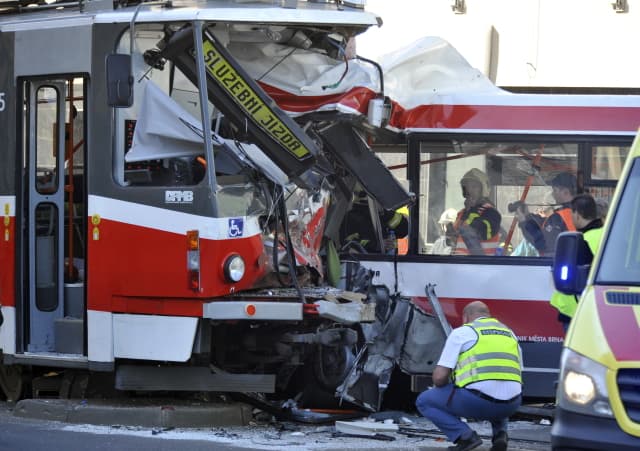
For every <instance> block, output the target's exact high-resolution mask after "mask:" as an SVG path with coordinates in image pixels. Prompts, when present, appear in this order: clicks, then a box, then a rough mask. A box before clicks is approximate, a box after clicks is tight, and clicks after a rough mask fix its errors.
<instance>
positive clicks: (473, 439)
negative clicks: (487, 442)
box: [448, 431, 482, 451]
mask: <svg viewBox="0 0 640 451" xmlns="http://www.w3.org/2000/svg"><path fill="white" fill-rule="evenodd" d="M480 445H482V439H481V438H480V437H478V434H476V432H475V431H473V432H472V433H471V436H470V437H469V438H468V439H466V440H464V439H462V438H459V439H458V440H456V445H455V446H450V447H449V448H448V449H449V451H471V450H472V449H476V448H477V447H478V446H480Z"/></svg>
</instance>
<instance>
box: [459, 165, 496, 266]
mask: <svg viewBox="0 0 640 451" xmlns="http://www.w3.org/2000/svg"><path fill="white" fill-rule="evenodd" d="M460 186H461V188H462V195H463V196H464V208H463V209H462V210H460V211H459V212H458V215H457V217H456V221H455V223H454V224H453V228H454V230H455V232H456V233H457V240H456V247H455V250H454V252H453V254H454V255H495V254H496V250H497V249H498V247H499V245H500V223H501V221H502V215H501V214H500V212H499V211H498V210H497V209H496V207H495V206H494V205H493V203H492V202H491V201H490V200H489V195H490V188H489V177H487V174H485V173H484V172H482V171H481V170H480V169H476V168H474V169H471V170H470V171H468V172H467V173H466V174H464V176H463V177H462V179H461V180H460Z"/></svg>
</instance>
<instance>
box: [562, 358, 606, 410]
mask: <svg viewBox="0 0 640 451" xmlns="http://www.w3.org/2000/svg"><path fill="white" fill-rule="evenodd" d="M557 398H558V399H557V401H558V406H559V407H561V408H563V409H565V410H571V411H573V412H577V413H583V414H587V415H598V416H603V417H612V416H613V412H612V411H611V405H610V404H609V391H608V389H607V367H605V366H604V365H601V364H600V363H598V362H596V361H594V360H591V359H589V358H587V357H585V356H583V355H581V354H578V353H577V352H575V351H572V350H571V349H568V348H565V349H564V350H563V351H562V358H561V359H560V384H559V385H558V393H557Z"/></svg>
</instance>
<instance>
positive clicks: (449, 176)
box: [418, 140, 580, 257]
mask: <svg viewBox="0 0 640 451" xmlns="http://www.w3.org/2000/svg"><path fill="white" fill-rule="evenodd" d="M579 148H580V146H579V144H578V143H572V142H511V141H472V140H446V141H426V140H425V141H422V142H421V144H420V181H419V183H420V197H419V200H418V202H419V211H420V217H419V251H420V253H422V254H434V255H451V256H462V255H464V256H474V255H482V256H487V255H490V256H494V255H497V256H507V255H511V256H522V257H538V256H540V252H538V250H536V248H535V247H534V246H533V243H531V242H529V241H528V240H527V239H526V238H525V236H524V235H523V232H522V230H521V229H520V227H519V226H518V221H517V217H516V212H515V209H516V206H517V205H518V204H524V205H526V208H527V210H528V212H529V213H531V214H533V215H535V218H536V219H537V220H538V221H539V224H540V225H541V226H542V225H543V223H544V221H545V218H547V217H548V216H550V215H551V214H552V213H553V211H554V208H558V207H559V205H557V202H556V200H555V199H554V197H553V196H552V188H551V181H552V180H553V179H554V178H555V177H556V176H557V175H558V174H560V173H563V172H568V173H570V174H573V175H574V176H576V177H577V176H578V167H579V166H578V153H579ZM577 178H580V177H577ZM463 179H464V183H461V182H462V181H463ZM474 186H476V187H477V188H474ZM474 190H475V192H471V191H474ZM465 194H466V197H465ZM465 210H466V212H465Z"/></svg>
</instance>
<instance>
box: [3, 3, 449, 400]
mask: <svg viewBox="0 0 640 451" xmlns="http://www.w3.org/2000/svg"><path fill="white" fill-rule="evenodd" d="M29 3H30V2H29ZM284 3H285V4H286V5H284V6H280V2H275V3H274V2H261V1H254V2H246V1H232V0H229V1H222V0H209V1H203V2H193V1H173V2H170V1H166V2H164V1H157V2H149V3H140V4H127V2H121V3H116V4H115V5H114V4H113V3H112V2H111V0H94V1H85V2H78V3H77V4H75V3H64V4H62V3H60V4H58V3H57V2H55V1H54V2H49V1H47V2H36V3H34V4H33V5H27V4H26V3H24V2H22V1H19V0H18V1H15V2H8V3H7V6H6V7H3V8H2V9H0V53H1V54H2V55H3V70H2V71H1V72H0V160H1V161H2V165H1V166H0V174H1V177H0V206H1V208H2V215H3V226H2V237H1V240H0V305H1V315H2V317H1V321H2V323H1V325H0V350H1V352H2V362H1V364H0V386H1V387H2V390H3V392H4V394H5V395H6V397H7V398H9V399H13V400H16V399H19V398H20V397H21V396H22V395H23V394H24V392H25V389H26V388H27V387H29V384H30V382H31V381H33V380H34V379H35V378H38V376H41V375H42V374H44V373H45V372H46V371H47V370H48V369H50V368H65V369H67V370H68V372H69V373H73V372H74V371H76V370H77V371H78V372H84V373H87V372H89V373H96V372H109V373H110V374H113V375H114V376H115V388H117V389H119V390H132V391H180V390H188V391H228V392H261V393H276V392H277V393H282V394H286V395H287V396H294V395H298V398H297V399H300V400H301V401H302V402H304V401H305V400H306V399H307V400H314V401H313V402H314V403H315V404H314V405H316V406H317V405H319V401H318V400H319V399H322V398H326V397H329V398H332V399H338V400H344V401H348V402H351V403H353V404H356V405H359V406H361V407H364V408H365V409H368V410H377V409H378V408H379V407H380V403H381V400H382V393H383V391H384V389H385V387H386V386H387V384H388V382H389V377H390V374H391V371H392V369H393V368H394V367H395V366H396V365H397V364H400V366H401V368H402V369H403V370H404V371H406V372H417V373H428V372H429V371H430V368H431V367H432V366H433V364H434V359H435V358H436V357H437V354H438V353H439V350H440V347H441V345H442V342H443V339H444V332H443V330H442V328H441V326H440V324H439V323H438V322H437V321H436V320H435V319H434V317H433V316H429V315H426V314H425V313H423V312H422V311H420V310H419V309H417V308H416V307H415V306H414V305H413V304H412V303H411V302H409V300H408V299H405V298H401V297H398V296H395V295H394V293H391V291H390V289H389V288H388V287H386V286H384V285H374V284H373V283H372V273H371V272H370V271H366V270H364V269H363V268H360V269H359V270H358V269H357V270H355V271H353V274H352V276H350V277H347V276H346V271H341V266H340V262H339V259H338V257H337V253H336V246H335V245H334V241H335V240H336V239H337V234H338V233H339V232H338V229H339V225H340V223H341V221H342V218H343V217H344V215H345V213H346V211H347V210H348V209H349V207H350V204H351V202H352V198H353V192H354V190H356V189H358V190H363V191H364V192H366V193H367V194H368V196H369V198H370V199H371V201H370V202H369V203H370V205H371V207H372V208H373V209H375V208H381V209H385V210H391V211H392V210H395V209H397V208H399V207H401V206H403V205H407V204H409V203H410V202H411V195H410V194H409V193H408V192H407V190H406V189H405V188H404V187H403V186H402V185H401V184H400V183H399V182H398V181H397V180H396V179H395V178H394V177H393V176H392V174H391V173H390V171H389V170H388V169H387V168H386V167H385V166H384V165H383V164H382V162H381V161H380V160H379V159H378V158H377V157H376V156H375V154H374V153H373V152H371V150H370V148H369V147H368V144H367V142H368V141H369V136H371V135H373V134H375V133H377V132H378V131H379V130H380V129H379V126H380V125H381V124H380V123H379V122H378V123H376V121H375V120H374V121H373V124H372V123H370V121H369V120H368V118H369V116H368V115H367V114H366V113H367V110H368V108H369V104H370V103H371V104H372V105H374V106H376V107H381V108H382V109H384V107H385V99H384V95H383V91H382V90H381V89H380V86H379V85H381V76H380V75H381V74H380V73H379V71H378V68H376V67H375V65H372V62H371V61H368V60H365V59H360V58H357V57H355V58H352V57H348V56H347V54H348V52H349V45H348V44H349V42H350V40H352V39H353V38H354V37H355V36H356V35H357V34H359V33H361V32H363V31H365V30H366V29H367V28H368V27H370V26H377V25H378V24H379V18H378V17H376V16H375V15H373V14H371V13H368V12H365V11H364V9H363V8H362V5H361V3H362V2H357V1H356V2H347V1H336V2H332V1H317V2H316V1H312V0H308V1H299V2H295V1H294V2H289V1H287V2H284ZM285 6H286V7H285ZM372 101H375V102H372ZM374 116H375V115H374ZM350 269H351V267H350ZM412 330H413V332H411V331H412ZM398 331H402V332H398ZM412 340H414V341H412ZM390 351H391V352H390ZM70 381H72V379H69V380H67V382H69V383H71V382H70ZM71 385H72V384H71ZM64 387H65V384H61V388H60V392H61V393H60V394H61V395H64V394H67V395H68V394H69V393H70V392H72V391H73V389H72V388H70V384H66V392H65V393H63V389H65V388H64ZM34 391H35V390H34ZM300 393H301V394H302V398H300V397H299V394H300Z"/></svg>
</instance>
